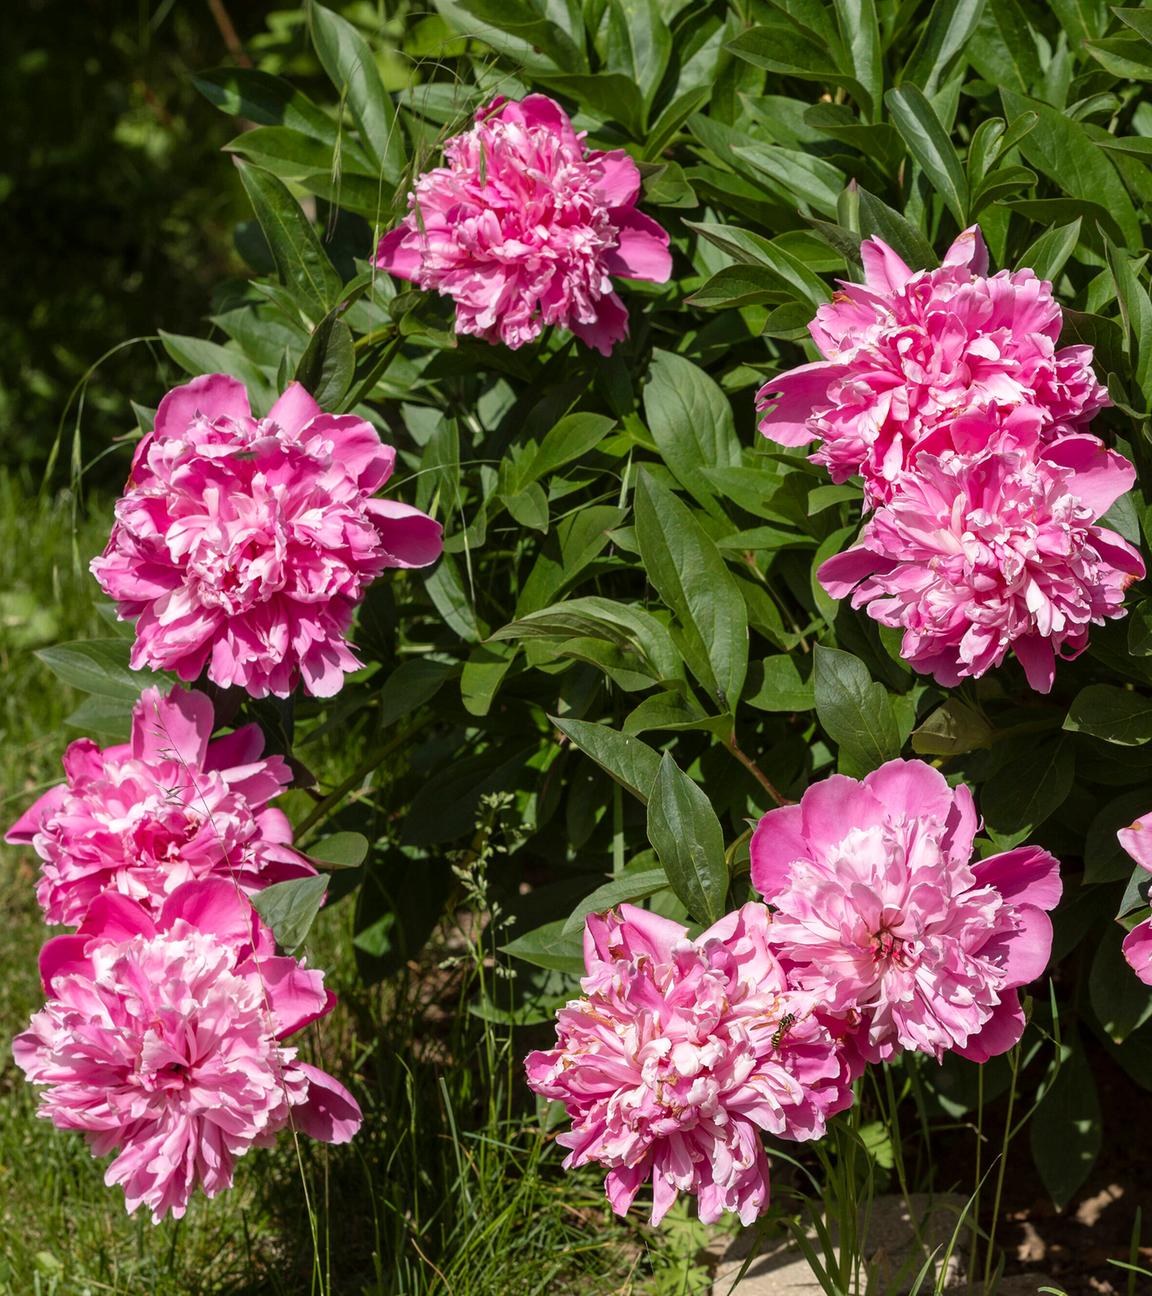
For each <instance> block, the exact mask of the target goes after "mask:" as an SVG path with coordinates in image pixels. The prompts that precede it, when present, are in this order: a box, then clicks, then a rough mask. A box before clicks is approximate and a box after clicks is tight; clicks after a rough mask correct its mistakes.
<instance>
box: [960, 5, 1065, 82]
mask: <svg viewBox="0 0 1152 1296" xmlns="http://www.w3.org/2000/svg"><path fill="white" fill-rule="evenodd" d="M943 3H947V0H943ZM966 53H967V55H968V59H969V61H970V62H971V63H972V66H973V67H974V68H976V70H977V71H978V72H979V73H980V75H981V76H982V77H984V78H985V80H987V81H989V82H990V83H991V84H992V85H998V86H1006V87H1008V88H1009V89H1011V90H1017V91H1019V92H1020V93H1021V94H1033V93H1039V91H1040V88H1041V86H1042V85H1043V81H1044V67H1043V65H1042V64H1041V62H1040V55H1039V53H1038V52H1037V49H1036V41H1035V39H1034V38H1033V31H1032V25H1031V23H1030V22H1029V21H1028V16H1027V14H1026V13H1025V12H1024V10H1023V8H1022V7H1021V5H1020V3H1019V0H989V3H987V4H985V5H984V9H983V14H982V15H981V18H980V25H979V27H978V29H977V31H976V33H975V36H974V38H973V39H972V40H970V41H969V43H968V48H967V50H966Z"/></svg>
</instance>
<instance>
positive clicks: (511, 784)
mask: <svg viewBox="0 0 1152 1296" xmlns="http://www.w3.org/2000/svg"><path fill="white" fill-rule="evenodd" d="M529 733H531V745H529V746H524V745H521V744H522V743H523V741H524V740H525V739H526V738H527V737H528V736H529ZM516 740H519V741H516ZM538 745H539V744H538V738H537V735H536V734H535V732H534V731H526V730H524V729H521V730H519V731H517V732H516V733H515V734H514V736H513V738H512V740H510V741H509V742H507V743H506V744H504V745H501V746H499V747H488V748H487V750H485V751H483V752H481V753H480V754H479V755H477V756H465V757H463V758H462V759H455V760H448V761H447V762H445V763H443V764H440V765H439V766H438V767H437V768H436V769H435V770H433V771H432V773H431V774H430V775H428V776H426V777H425V778H424V780H423V781H422V782H421V784H420V786H419V788H418V789H417V792H416V795H415V796H414V797H413V798H412V804H411V805H410V806H409V807H408V813H407V815H406V816H405V817H404V829H403V832H402V834H401V841H402V843H403V844H404V845H408V846H413V845H414V846H439V845H443V844H444V843H446V842H451V841H456V840H458V839H461V838H467V839H470V838H471V836H472V834H473V833H474V831H475V826H476V817H477V811H478V808H479V806H480V801H481V798H482V797H485V796H487V795H489V794H490V793H493V792H507V791H510V790H512V789H513V788H515V787H517V785H518V784H520V783H521V782H522V781H523V779H524V777H525V767H526V765H527V762H528V760H529V759H530V758H531V757H532V756H533V755H534V754H535V752H536V750H537V747H538Z"/></svg>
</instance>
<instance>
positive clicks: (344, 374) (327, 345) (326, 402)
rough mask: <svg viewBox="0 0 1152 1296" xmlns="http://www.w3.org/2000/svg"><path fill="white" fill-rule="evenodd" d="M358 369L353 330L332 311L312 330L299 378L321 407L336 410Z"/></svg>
mask: <svg viewBox="0 0 1152 1296" xmlns="http://www.w3.org/2000/svg"><path fill="white" fill-rule="evenodd" d="M355 372H356V353H355V352H354V350H353V348H352V330H351V329H350V328H349V327H348V325H347V324H346V323H345V322H344V321H343V320H342V319H340V318H339V316H338V315H336V314H334V313H332V312H329V314H327V315H325V316H324V318H323V319H322V320H321V321H320V323H319V324H317V325H316V327H315V329H313V331H312V336H311V338H310V339H309V341H308V345H307V347H305V349H304V354H303V355H302V356H301V357H300V363H299V364H298V365H297V366H296V381H297V382H298V383H301V384H302V385H303V386H304V387H305V388H306V389H307V390H308V391H309V392H311V394H312V397H313V399H314V400H315V401H316V404H317V405H319V406H320V408H321V409H326V410H336V409H339V407H340V402H341V401H342V400H343V399H344V394H345V393H346V392H347V390H348V388H349V386H350V385H351V383H352V375H353V374H354V373H355Z"/></svg>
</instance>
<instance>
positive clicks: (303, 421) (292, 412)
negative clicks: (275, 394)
mask: <svg viewBox="0 0 1152 1296" xmlns="http://www.w3.org/2000/svg"><path fill="white" fill-rule="evenodd" d="M321 412H322V411H321V409H320V406H319V405H317V404H316V402H315V400H314V399H313V398H312V395H311V393H310V392H309V391H308V390H307V388H306V387H304V386H303V385H302V384H301V383H298V382H293V383H289V384H288V386H287V387H285V388H284V391H283V393H282V394H281V395H280V397H279V398H278V399H277V401H276V403H275V404H274V405H273V406H272V408H271V409H270V410H269V411H268V421H269V422H270V423H275V424H276V426H277V427H278V428H280V429H281V430H282V431H284V432H287V433H288V435H289V436H295V435H296V434H297V433H298V432H299V431H300V430H301V429H302V428H304V427H306V426H307V425H308V424H309V423H311V421H312V420H313V419H314V418H316V416H317V415H318V414H320V413H321Z"/></svg>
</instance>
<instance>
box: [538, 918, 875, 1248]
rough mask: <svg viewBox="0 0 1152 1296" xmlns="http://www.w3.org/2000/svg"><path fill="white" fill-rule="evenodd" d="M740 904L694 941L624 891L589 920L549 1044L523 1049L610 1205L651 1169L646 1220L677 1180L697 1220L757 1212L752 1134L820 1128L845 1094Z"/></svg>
mask: <svg viewBox="0 0 1152 1296" xmlns="http://www.w3.org/2000/svg"><path fill="white" fill-rule="evenodd" d="M769 923H770V919H769V915H768V911H767V910H766V909H765V908H764V906H763V905H758V904H748V905H745V906H744V907H743V908H742V909H740V910H739V911H737V912H736V913H731V914H729V915H728V916H727V917H725V918H722V919H721V920H720V921H719V922H718V923H716V924H715V925H714V926H713V927H711V928H709V929H708V931H706V932H704V934H703V935H702V936H700V937H698V938H697V939H696V940H689V939H688V936H687V930H686V928H684V927H682V926H680V924H679V923H675V922H671V921H669V920H668V919H666V918H661V917H659V916H658V915H656V914H653V913H649V912H647V911H646V910H643V909H637V908H634V907H633V906H632V905H621V906H620V911H619V914H618V915H617V914H616V913H608V914H599V915H597V914H594V915H592V916H591V917H589V919H588V922H587V926H586V928H585V933H584V962H585V965H586V967H587V971H588V975H587V976H586V977H585V978H584V979H583V981H582V982H581V985H582V987H583V990H584V998H582V999H575V1000H573V1001H571V1002H570V1003H569V1004H568V1005H567V1006H566V1007H565V1008H562V1009H561V1010H560V1012H559V1014H558V1018H557V1027H556V1036H557V1045H556V1047H555V1048H553V1049H549V1050H548V1051H546V1052H537V1053H532V1054H530V1055H529V1056H528V1058H527V1061H526V1064H525V1065H526V1068H527V1072H528V1083H529V1085H530V1086H531V1088H532V1089H533V1090H535V1092H536V1093H538V1094H542V1095H543V1096H544V1097H546V1098H555V1099H557V1100H558V1101H560V1102H562V1103H563V1104H564V1105H565V1107H566V1108H567V1110H568V1114H569V1115H570V1116H571V1117H572V1121H573V1128H572V1131H571V1133H567V1134H561V1135H560V1137H559V1142H560V1143H561V1144H562V1146H564V1147H566V1148H570V1149H571V1151H570V1152H569V1154H568V1156H567V1158H566V1159H565V1161H564V1165H565V1166H566V1167H568V1166H579V1165H586V1164H587V1163H588V1162H590V1161H596V1162H599V1163H600V1164H601V1165H604V1166H606V1167H607V1168H608V1176H607V1178H606V1180H605V1188H606V1190H607V1193H608V1199H609V1201H610V1202H611V1203H612V1209H613V1210H614V1211H616V1213H617V1214H619V1215H624V1214H627V1212H628V1209H629V1207H630V1206H631V1205H632V1202H633V1199H634V1198H635V1196H636V1193H637V1192H638V1190H639V1188H640V1186H641V1184H643V1183H644V1182H645V1180H647V1179H649V1178H651V1180H652V1223H653V1224H657V1223H659V1222H660V1220H661V1219H662V1218H663V1216H664V1214H665V1213H666V1212H667V1210H668V1208H669V1207H670V1206H671V1205H672V1203H673V1201H675V1199H676V1194H677V1192H679V1191H684V1192H690V1193H696V1194H697V1195H698V1196H699V1208H700V1218H701V1219H703V1220H706V1221H713V1220H716V1219H717V1218H718V1217H719V1216H720V1214H721V1212H722V1211H726V1210H727V1211H734V1212H736V1213H737V1214H738V1215H739V1216H740V1218H741V1219H742V1220H743V1221H744V1223H746V1224H748V1223H751V1221H752V1220H754V1219H755V1218H756V1217H757V1216H758V1215H759V1214H761V1212H762V1211H763V1210H764V1209H765V1207H766V1206H767V1204H768V1160H767V1157H766V1156H765V1153H764V1148H763V1146H762V1144H761V1138H760V1133H761V1131H762V1130H763V1131H767V1132H768V1133H771V1134H775V1135H778V1136H779V1137H782V1138H787V1139H811V1138H818V1137H819V1136H820V1135H821V1134H823V1133H824V1128H825V1121H826V1119H827V1117H828V1116H830V1115H832V1114H834V1113H835V1112H837V1111H841V1110H843V1109H844V1108H845V1107H846V1106H848V1105H849V1104H850V1102H851V1100H852V1092H851V1088H850V1084H849V1077H848V1074H847V1070H846V1067H845V1064H844V1061H843V1058H842V1056H841V1051H840V1049H839V1048H838V1046H837V1045H836V1044H835V1042H834V1041H833V1040H832V1038H831V1036H830V1035H829V1033H828V1031H827V1030H826V1029H825V1028H824V1027H823V1026H822V1025H821V1024H820V1023H819V1021H818V1020H817V1018H816V1016H815V1015H814V1008H815V1006H816V1003H817V1000H816V999H815V998H814V997H813V996H811V995H808V994H804V993H801V992H798V991H797V990H795V989H794V988H793V987H792V986H791V985H790V984H789V982H788V980H787V979H786V977H785V975H784V972H783V970H782V969H781V966H780V963H779V961H778V960H777V958H776V956H775V954H774V953H773V952H772V950H771V948H770V947H769Z"/></svg>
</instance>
